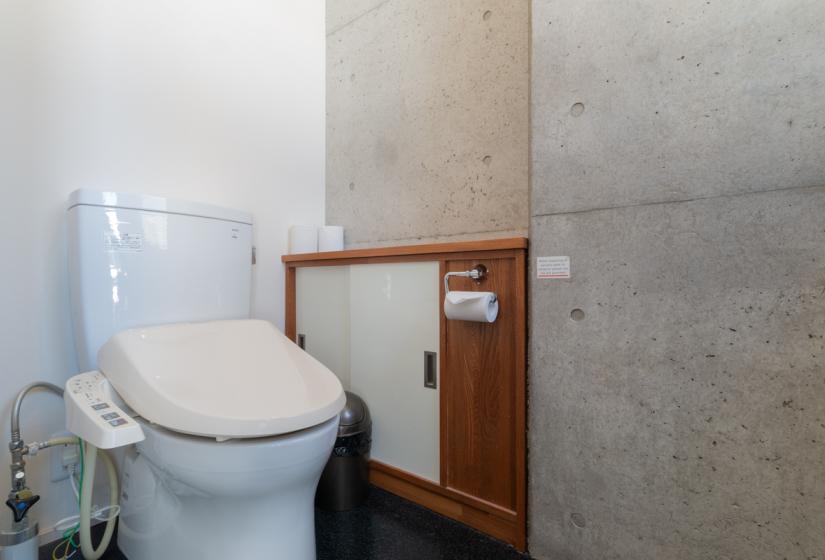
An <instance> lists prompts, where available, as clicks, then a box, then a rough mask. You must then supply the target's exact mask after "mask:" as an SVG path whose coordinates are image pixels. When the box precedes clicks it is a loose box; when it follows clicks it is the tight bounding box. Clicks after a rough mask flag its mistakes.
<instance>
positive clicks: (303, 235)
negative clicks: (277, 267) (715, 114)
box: [289, 226, 318, 254]
mask: <svg viewBox="0 0 825 560" xmlns="http://www.w3.org/2000/svg"><path fill="white" fill-rule="evenodd" d="M316 251H318V228H316V227H315V226H292V227H291V228H289V252H290V254H295V253H315V252H316Z"/></svg>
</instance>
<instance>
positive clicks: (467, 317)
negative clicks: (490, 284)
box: [444, 291, 498, 323]
mask: <svg viewBox="0 0 825 560" xmlns="http://www.w3.org/2000/svg"><path fill="white" fill-rule="evenodd" d="M444 314H445V315H446V316H447V319H455V320H458V321H476V322H479V323H492V322H493V321H495V320H496V317H498V298H497V297H496V294H494V293H493V292H459V291H451V292H448V293H447V296H446V297H445V298H444Z"/></svg>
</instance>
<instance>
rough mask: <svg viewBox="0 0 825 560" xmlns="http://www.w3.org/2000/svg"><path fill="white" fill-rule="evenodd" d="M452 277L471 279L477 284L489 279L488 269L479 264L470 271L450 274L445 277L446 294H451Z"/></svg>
mask: <svg viewBox="0 0 825 560" xmlns="http://www.w3.org/2000/svg"><path fill="white" fill-rule="evenodd" d="M450 276H461V277H464V278H471V279H472V280H474V281H475V283H476V284H481V281H482V280H484V279H485V278H487V267H486V266H484V265H483V264H478V265H476V266H474V267H473V268H471V269H470V270H465V271H464V272H448V273H447V274H445V275H444V293H445V294H449V293H450Z"/></svg>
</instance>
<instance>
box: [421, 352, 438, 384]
mask: <svg viewBox="0 0 825 560" xmlns="http://www.w3.org/2000/svg"><path fill="white" fill-rule="evenodd" d="M437 356H438V354H436V353H435V352H424V387H427V388H429V389H436V388H438V374H437V372H438V362H437Z"/></svg>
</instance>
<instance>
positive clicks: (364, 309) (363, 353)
mask: <svg viewBox="0 0 825 560" xmlns="http://www.w3.org/2000/svg"><path fill="white" fill-rule="evenodd" d="M438 274H439V272H438V263H435V262H420V263H395V264H368V265H353V266H352V267H351V270H350V293H351V298H350V317H351V320H350V371H351V378H350V383H351V386H352V390H353V391H354V392H355V393H357V394H359V395H361V396H362V397H363V398H364V400H365V401H366V402H367V405H368V406H369V407H370V410H371V411H372V416H373V447H372V457H373V458H374V459H377V460H379V461H381V462H383V463H387V464H388V465H392V466H394V467H398V468H400V469H402V470H405V471H407V472H410V473H413V474H416V475H418V476H421V477H424V478H427V479H430V480H432V481H435V482H438V480H439V456H438V455H439V419H438V390H437V389H431V388H428V387H425V386H424V353H425V352H438V342H439V337H438V336H439V335H438V331H439V301H438V297H439V296H438V294H439V292H438ZM435 362H436V367H437V363H438V360H435Z"/></svg>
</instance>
